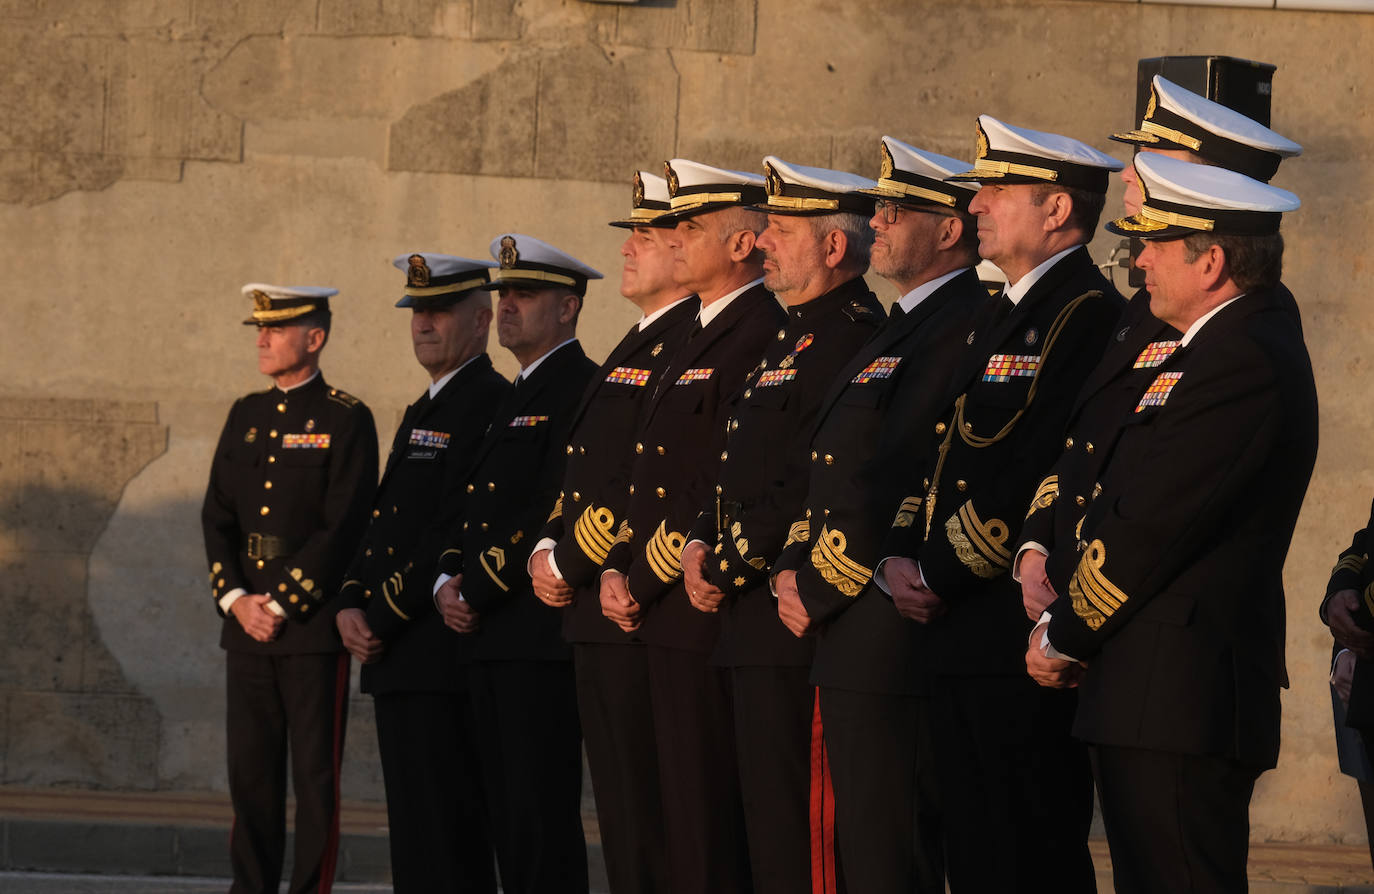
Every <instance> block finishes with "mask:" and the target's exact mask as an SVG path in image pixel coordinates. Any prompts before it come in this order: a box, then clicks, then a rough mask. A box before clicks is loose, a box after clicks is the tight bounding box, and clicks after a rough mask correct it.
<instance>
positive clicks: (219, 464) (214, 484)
mask: <svg viewBox="0 0 1374 894" xmlns="http://www.w3.org/2000/svg"><path fill="white" fill-rule="evenodd" d="M242 406H243V400H242V399H239V400H236V401H234V405H233V407H231V408H230V409H229V418H228V419H226V420H225V422H224V429H223V430H222V431H221V432H220V434H219V442H218V443H217V444H216V445H215V455H214V458H213V459H212V460H211V463H210V485H209V487H208V488H206V491H205V503H204V504H203V505H202V507H201V512H200V520H201V528H202V530H203V532H204V535H205V556H206V560H207V561H208V562H209V564H210V593H211V598H212V599H213V600H214V604H215V611H217V612H219V614H220V615H221V616H223V615H224V611H223V610H222V609H221V608H220V607H219V600H220V598H221V597H222V596H224V594H226V593H230V592H232V591H234V590H244V591H249V590H251V589H252V584H250V583H249V581H248V579H247V578H246V577H245V576H244V574H243V569H242V568H241V567H240V565H239V553H240V552H241V551H242V550H243V531H242V529H241V528H240V527H239V520H238V514H237V512H236V511H235V508H234V501H233V496H232V494H231V493H230V483H229V482H227V481H225V480H224V479H225V476H226V475H227V474H228V472H229V469H230V450H231V448H232V446H233V435H232V432H235V431H238V427H237V426H235V425H234V417H235V415H236V414H237V413H238V412H239V411H240V408H241V407H242Z"/></svg>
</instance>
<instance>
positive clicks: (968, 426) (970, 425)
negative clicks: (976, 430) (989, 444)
mask: <svg viewBox="0 0 1374 894" xmlns="http://www.w3.org/2000/svg"><path fill="white" fill-rule="evenodd" d="M964 431H973V423H972V422H965V423H964Z"/></svg>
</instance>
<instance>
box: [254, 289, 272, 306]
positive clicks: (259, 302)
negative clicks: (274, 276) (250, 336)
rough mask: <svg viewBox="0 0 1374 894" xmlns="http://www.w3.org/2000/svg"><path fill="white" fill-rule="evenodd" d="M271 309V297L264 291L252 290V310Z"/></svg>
mask: <svg viewBox="0 0 1374 894" xmlns="http://www.w3.org/2000/svg"><path fill="white" fill-rule="evenodd" d="M271 309H272V299H271V298H269V297H268V295H267V293H266V292H261V291H258V290H256V289H254V290H253V310H257V311H264V310H271Z"/></svg>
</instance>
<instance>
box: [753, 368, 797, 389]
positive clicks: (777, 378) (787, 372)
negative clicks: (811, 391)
mask: <svg viewBox="0 0 1374 894" xmlns="http://www.w3.org/2000/svg"><path fill="white" fill-rule="evenodd" d="M796 377H797V371H796V370H795V369H770V370H767V371H766V372H764V373H763V375H761V376H759V380H758V381H757V382H755V383H754V387H755V388H769V387H772V386H773V385H781V384H782V383H783V382H790V381H792V380H793V379H795V378H796Z"/></svg>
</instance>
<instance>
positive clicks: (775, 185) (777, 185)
mask: <svg viewBox="0 0 1374 894" xmlns="http://www.w3.org/2000/svg"><path fill="white" fill-rule="evenodd" d="M763 173H764V178H765V179H766V180H767V183H768V194H769V195H770V196H780V195H782V178H781V177H779V176H778V172H777V169H776V168H774V167H773V165H772V164H770V163H768V162H764V165H763Z"/></svg>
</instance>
